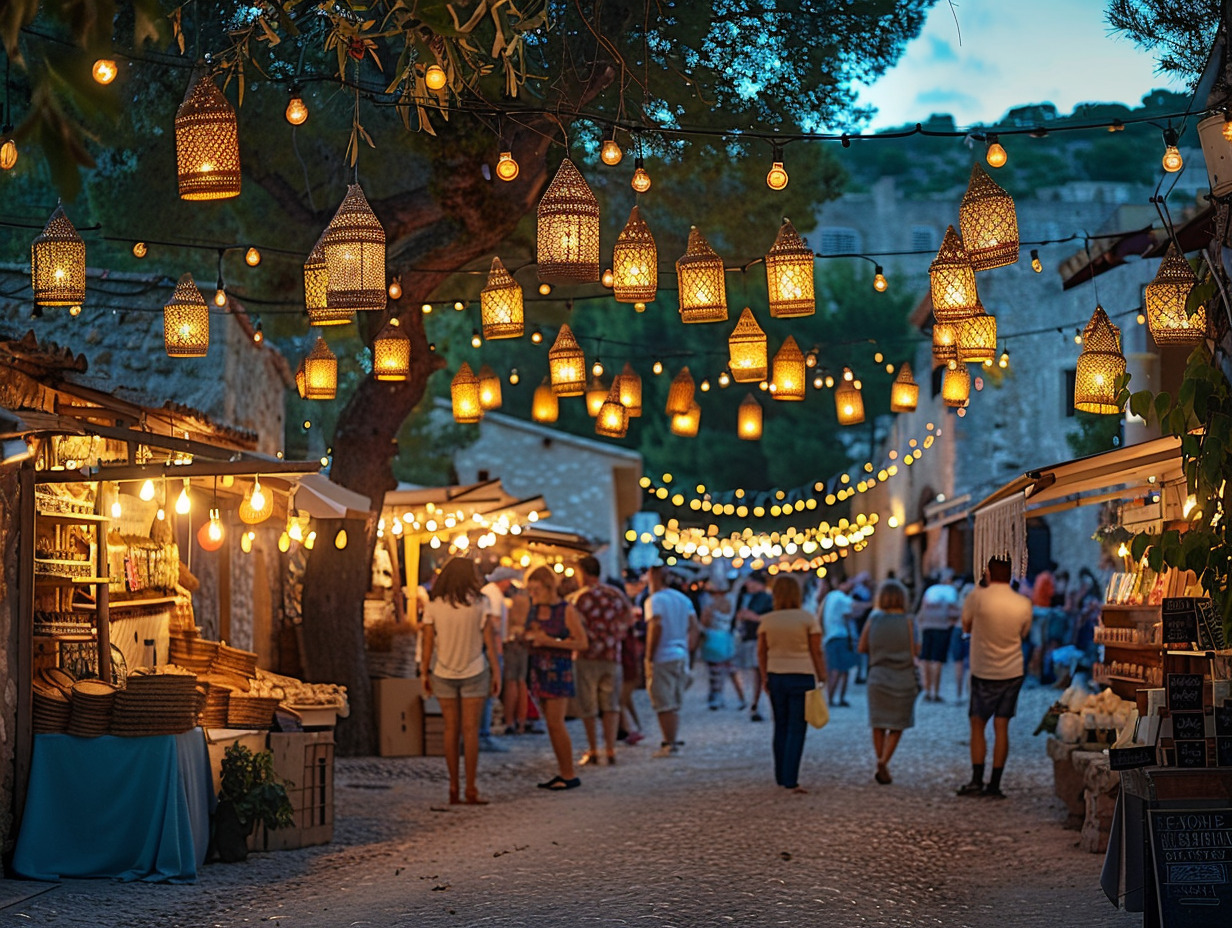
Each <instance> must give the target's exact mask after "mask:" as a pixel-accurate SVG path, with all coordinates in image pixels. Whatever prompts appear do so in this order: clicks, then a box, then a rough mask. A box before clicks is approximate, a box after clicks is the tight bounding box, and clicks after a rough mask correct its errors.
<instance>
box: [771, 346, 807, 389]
mask: <svg viewBox="0 0 1232 928" xmlns="http://www.w3.org/2000/svg"><path fill="white" fill-rule="evenodd" d="M805 373H806V367H805V364H804V352H802V351H801V350H800V346H799V345H797V344H796V340H795V339H794V338H793V337H792V336H790V335H788V336H787V338H786V339H784V341H783V345H782V347H781V348H779V350H778V351H777V352H775V355H774V363H773V364H772V365H771V376H770V389H771V391H773V393H774V398H775V399H776V400H802V399H804V391H805V389H806V387H807V383H806V381H805Z"/></svg>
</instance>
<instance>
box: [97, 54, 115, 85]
mask: <svg viewBox="0 0 1232 928" xmlns="http://www.w3.org/2000/svg"><path fill="white" fill-rule="evenodd" d="M90 73H91V74H93V75H94V79H95V80H96V81H98V83H100V84H110V83H111V82H112V81H114V80H115V79H116V75H117V74H119V73H120V69H119V68H117V67H116V63H115V62H114V61H113V60H112V59H110V58H100V59H98V61H96V62H94V67H93V68H92V69H91V70H90Z"/></svg>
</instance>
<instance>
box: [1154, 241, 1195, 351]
mask: <svg viewBox="0 0 1232 928" xmlns="http://www.w3.org/2000/svg"><path fill="white" fill-rule="evenodd" d="M1195 283H1196V278H1195V277H1194V272H1193V268H1192V267H1190V266H1189V262H1188V261H1186V260H1185V256H1184V255H1182V254H1181V253H1180V252H1179V251H1177V249H1176V243H1175V242H1174V243H1172V244H1170V245H1169V246H1168V252H1167V254H1165V255H1164V259H1163V261H1162V262H1160V265H1159V270H1158V271H1156V272H1155V279H1154V280H1152V281H1151V282H1150V283H1149V284H1147V285H1146V296H1145V301H1146V322H1147V326H1148V327H1149V328H1150V330H1151V338H1153V339H1155V344H1157V345H1159V346H1161V347H1164V346H1166V347H1172V346H1177V345H1196V344H1198V343H1199V342H1201V341H1202V340H1203V339H1204V338H1206V307H1205V306H1199V307H1198V310H1197V312H1195V313H1194V314H1193V315H1192V316H1191V315H1189V314H1188V313H1187V312H1186V311H1185V304H1186V303H1187V302H1188V300H1189V294H1190V291H1192V290H1193V288H1194V284H1195Z"/></svg>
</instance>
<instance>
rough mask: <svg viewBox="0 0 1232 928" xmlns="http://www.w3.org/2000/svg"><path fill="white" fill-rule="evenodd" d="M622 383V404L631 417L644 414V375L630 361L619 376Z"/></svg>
mask: <svg viewBox="0 0 1232 928" xmlns="http://www.w3.org/2000/svg"><path fill="white" fill-rule="evenodd" d="M617 379H618V380H619V383H620V405H621V406H623V407H624V408H625V409H627V410H629V416H630V418H636V417H638V416H640V415H641V414H642V375H641V374H639V373H638V372H637V371H635V370H634V369H633V365H632V364H630V363H629V362H628V361H626V362H625V366H624V367H623V368H622V369H621V371H620V377H619V378H617Z"/></svg>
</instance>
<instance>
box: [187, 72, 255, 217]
mask: <svg viewBox="0 0 1232 928" xmlns="http://www.w3.org/2000/svg"><path fill="white" fill-rule="evenodd" d="M175 161H176V173H177V176H178V180H179V187H180V199H181V200H225V199H228V198H229V197H238V196H239V195H240V143H239V127H238V125H237V123H236V119H235V110H234V109H232V107H231V104H230V103H228V102H227V98H226V97H225V96H223V93H222V91H221V90H219V89H218V85H217V84H215V83H214V78H212V77H211V76H210V75H208V74H202V75H201V76H200V77H199V78H197V80H196V81H195V82H194V83H193V84H192V86H191V87H189V89H188V92H187V93H186V94H185V95H184V102H183V103H181V104H180V108H179V109H178V110H176V112H175Z"/></svg>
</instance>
